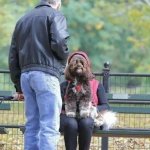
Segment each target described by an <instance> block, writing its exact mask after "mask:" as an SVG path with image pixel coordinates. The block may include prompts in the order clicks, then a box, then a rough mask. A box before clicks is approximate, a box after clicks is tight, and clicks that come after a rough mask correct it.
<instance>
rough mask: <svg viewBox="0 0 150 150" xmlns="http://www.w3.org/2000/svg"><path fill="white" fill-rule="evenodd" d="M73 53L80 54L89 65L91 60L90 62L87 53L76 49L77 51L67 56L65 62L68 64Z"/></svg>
mask: <svg viewBox="0 0 150 150" xmlns="http://www.w3.org/2000/svg"><path fill="white" fill-rule="evenodd" d="M75 55H80V56H82V57H83V58H84V59H85V60H86V62H87V64H88V66H91V62H90V59H89V57H88V56H87V54H86V53H85V52H83V51H77V52H73V53H71V54H70V55H69V57H68V62H67V63H68V64H69V63H70V61H71V59H72V58H73V57H74V56H75Z"/></svg>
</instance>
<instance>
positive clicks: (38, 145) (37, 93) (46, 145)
mask: <svg viewBox="0 0 150 150" xmlns="http://www.w3.org/2000/svg"><path fill="white" fill-rule="evenodd" d="M21 87H22V91H23V93H24V97H25V115H26V125H25V128H26V129H25V134H24V150H55V149H56V145H57V142H58V139H59V136H60V133H59V124H60V111H61V107H62V99H61V94H60V84H59V81H58V79H57V78H56V77H54V76H51V75H49V74H46V73H44V72H40V71H29V72H25V73H22V75H21Z"/></svg>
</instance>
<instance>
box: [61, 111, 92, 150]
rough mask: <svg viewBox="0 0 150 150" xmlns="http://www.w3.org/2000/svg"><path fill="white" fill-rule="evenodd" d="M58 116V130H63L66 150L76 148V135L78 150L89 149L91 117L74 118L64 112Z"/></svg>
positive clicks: (74, 149)
mask: <svg viewBox="0 0 150 150" xmlns="http://www.w3.org/2000/svg"><path fill="white" fill-rule="evenodd" d="M60 118H61V120H60V131H62V132H64V139H65V147H66V150H76V149H77V137H78V144H79V150H89V149H90V142H91V137H92V133H93V128H94V121H93V119H92V118H84V119H76V118H72V117H67V116H66V115H64V114H62V115H61V117H60Z"/></svg>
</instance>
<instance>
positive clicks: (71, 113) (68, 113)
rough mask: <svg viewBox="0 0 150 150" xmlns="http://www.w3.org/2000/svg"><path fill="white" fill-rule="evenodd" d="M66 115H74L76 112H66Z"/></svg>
mask: <svg viewBox="0 0 150 150" xmlns="http://www.w3.org/2000/svg"><path fill="white" fill-rule="evenodd" d="M66 116H68V117H76V113H75V112H66Z"/></svg>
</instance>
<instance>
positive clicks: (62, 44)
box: [50, 14, 69, 61]
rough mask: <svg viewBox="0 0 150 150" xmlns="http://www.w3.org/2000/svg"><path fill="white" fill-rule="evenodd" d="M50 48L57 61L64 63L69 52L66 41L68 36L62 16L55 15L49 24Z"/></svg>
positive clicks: (64, 19)
mask: <svg viewBox="0 0 150 150" xmlns="http://www.w3.org/2000/svg"><path fill="white" fill-rule="evenodd" d="M50 34H51V35H50V37H51V40H50V41H51V48H52V50H53V52H54V54H55V55H56V57H57V58H58V59H59V60H64V61H66V59H67V57H68V54H69V50H68V46H67V40H68V38H69V34H68V32H67V23H66V18H65V17H64V16H63V15H62V14H59V15H56V16H55V17H54V18H53V20H52V23H51V28H50Z"/></svg>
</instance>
